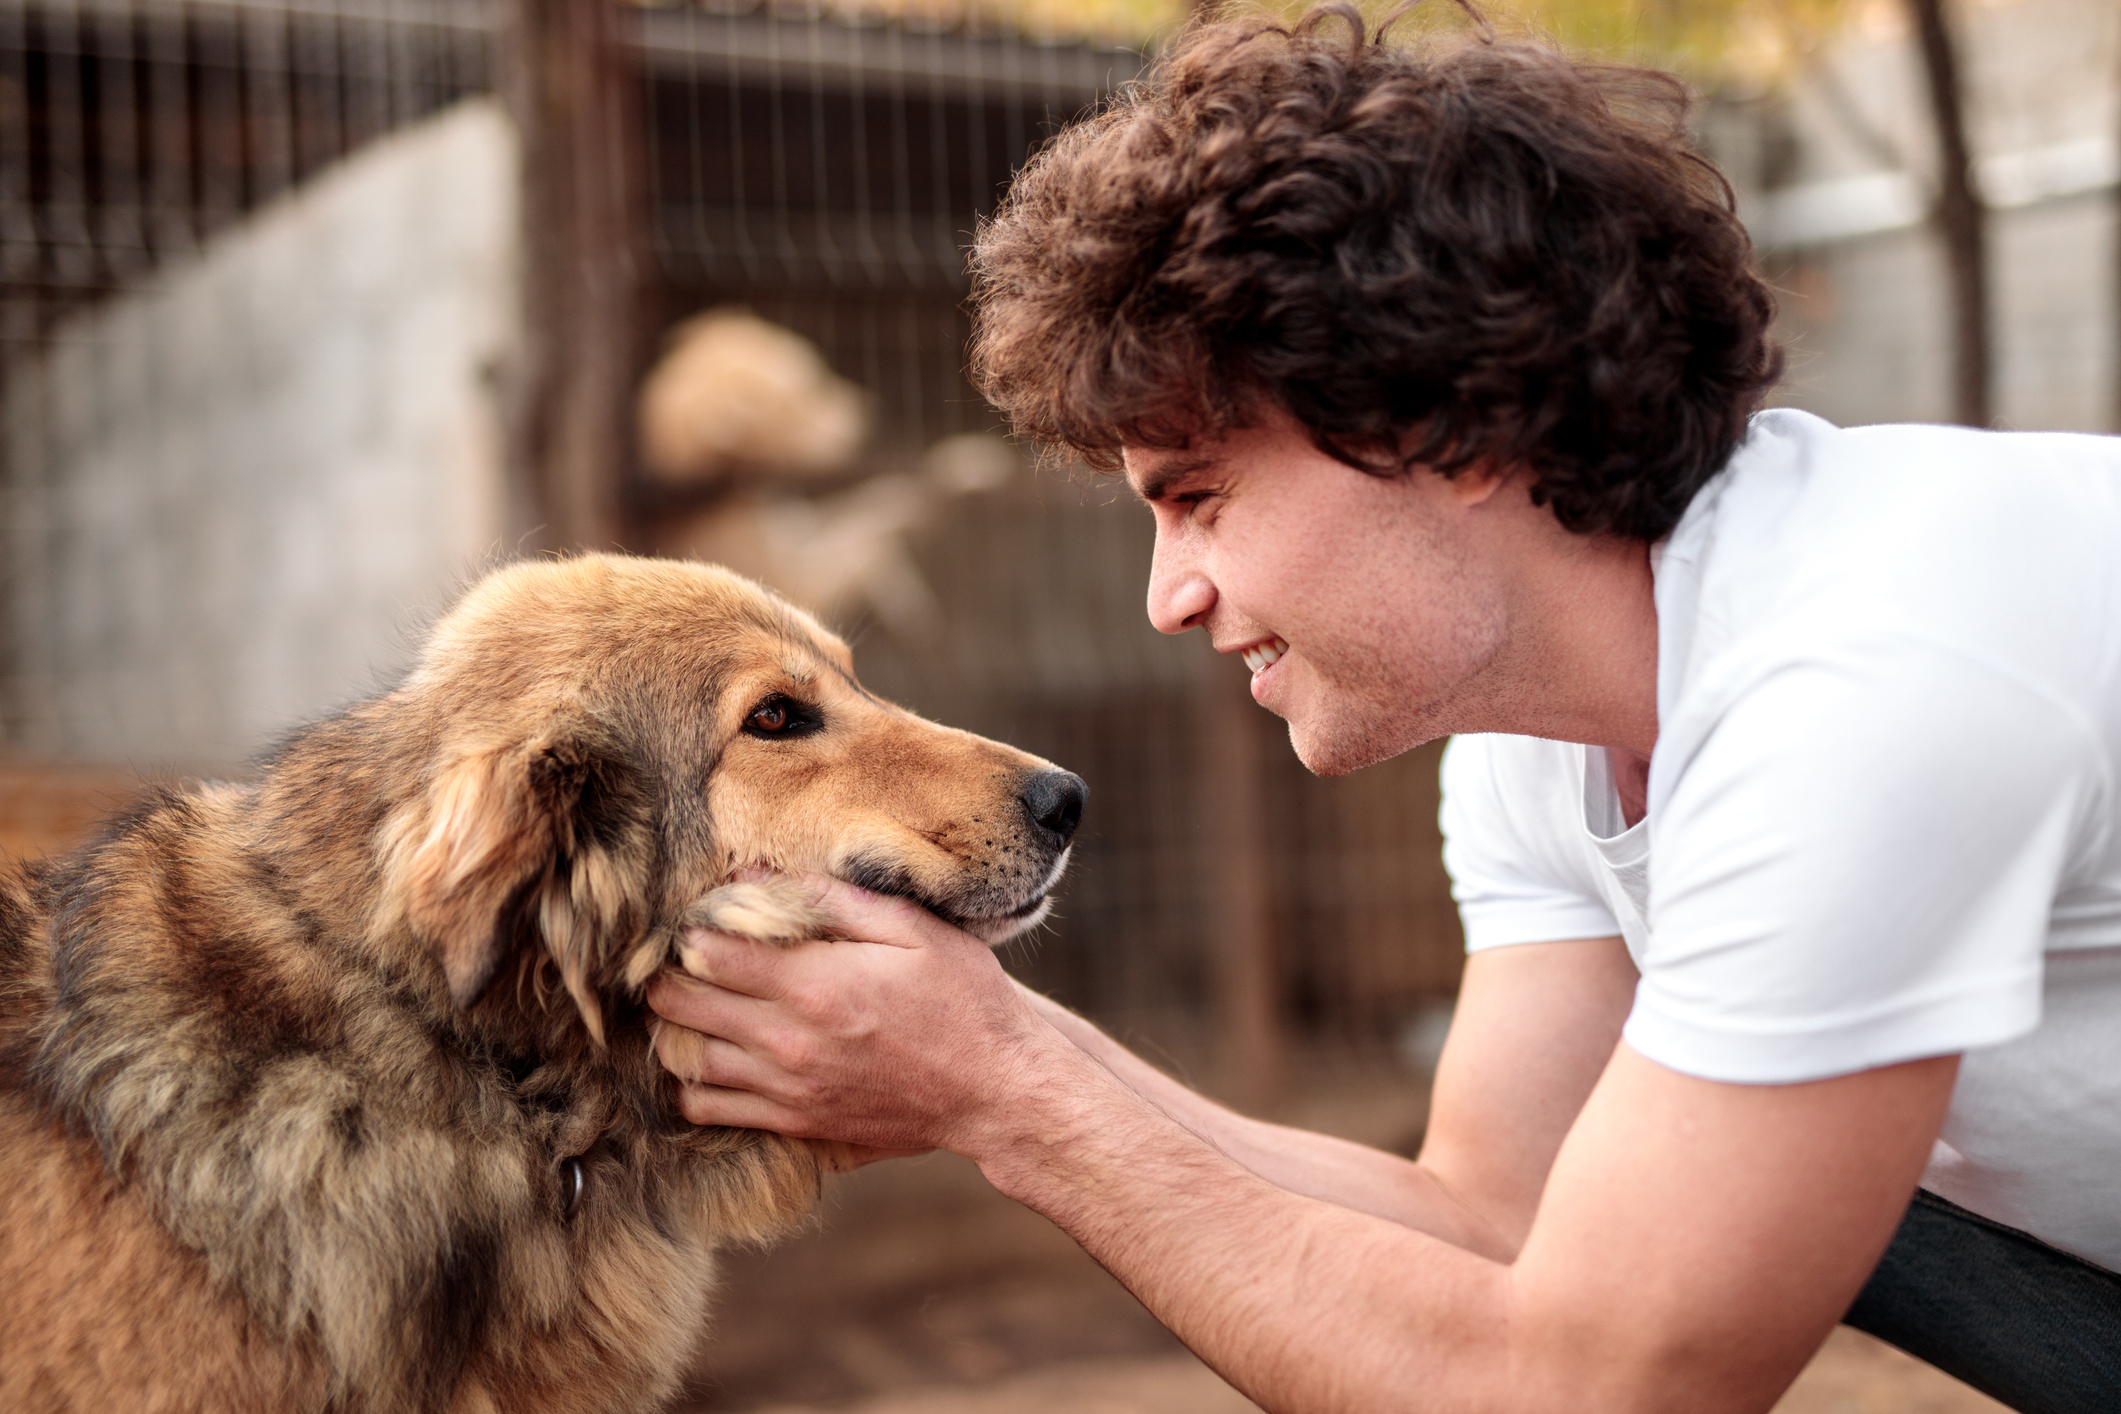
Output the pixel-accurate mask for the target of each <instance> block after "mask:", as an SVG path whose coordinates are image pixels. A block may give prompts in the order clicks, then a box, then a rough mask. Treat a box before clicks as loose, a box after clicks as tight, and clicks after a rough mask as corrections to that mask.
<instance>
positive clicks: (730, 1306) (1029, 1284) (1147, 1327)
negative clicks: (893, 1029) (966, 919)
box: [682, 1058, 2003, 1414]
mask: <svg viewBox="0 0 2121 1414" xmlns="http://www.w3.org/2000/svg"><path fill="white" fill-rule="evenodd" d="M1300 1080H1301V1083H1300V1085H1299V1096H1298V1098H1297V1099H1296V1100H1295V1101H1294V1102H1292V1103H1291V1104H1290V1105H1289V1106H1288V1107H1287V1111H1286V1113H1285V1115H1284V1117H1285V1118H1287V1119H1289V1120H1290V1121H1291V1122H1294V1123H1301V1124H1305V1125H1307V1126H1308V1127H1311V1128H1316V1129H1322V1130H1325V1131H1327V1132H1330V1133H1337V1134H1341V1135H1344V1136H1345V1137H1347V1138H1351V1139H1356V1140H1359V1141H1362V1142H1365V1143H1371V1144H1376V1145H1379V1146H1381V1147H1385V1148H1392V1149H1399V1150H1402V1151H1405V1150H1408V1149H1411V1147H1412V1146H1413V1145H1414V1144H1415V1143H1417V1142H1418V1140H1419V1135H1420V1132H1421V1127H1422V1122H1423V1119H1424V1118H1425V1113H1426V1108H1427V1094H1426V1089H1425V1087H1424V1085H1423V1083H1422V1082H1421V1081H1420V1080H1419V1079H1418V1078H1417V1077H1414V1076H1412V1075H1410V1074H1408V1073H1407V1072H1405V1071H1402V1070H1398V1069H1396V1068H1394V1067H1393V1066H1391V1065H1390V1064H1389V1062H1387V1061H1383V1060H1379V1061H1373V1062H1371V1063H1367V1064H1365V1063H1361V1062H1356V1061H1352V1060H1342V1061H1340V1062H1338V1063H1331V1062H1321V1061H1319V1060H1317V1059H1316V1058H1313V1060H1312V1061H1311V1063H1310V1064H1309V1066H1308V1067H1307V1069H1306V1071H1305V1072H1304V1073H1303V1075H1302V1076H1301V1077H1300ZM682 1408H683V1409H684V1410H685V1411H686V1414H824V1411H837V1412H838V1414H1063V1412H1064V1411H1065V1414H1254V1411H1256V1408H1257V1406H1255V1405H1253V1404H1252V1403H1251V1402H1250V1401H1249V1400H1247V1399H1245V1398H1244V1396H1242V1395H1240V1394H1238V1393H1237V1392H1236V1391H1235V1390H1233V1389H1231V1388H1230V1387H1229V1386H1228V1385H1226V1384H1224V1383H1223V1382H1222V1381H1221V1380H1220V1379H1218V1378H1217V1377H1216V1375H1215V1374H1214V1372H1213V1371H1211V1370H1209V1369H1208V1368H1207V1367H1206V1366H1205V1365H1202V1364H1201V1363H1200V1362H1199V1361H1198V1360H1196V1359H1195V1358H1194V1357H1193V1356H1192V1355H1191V1354H1189V1353H1188V1352H1187V1351H1186V1350H1185V1349H1184V1348H1183V1347H1182V1346H1180V1345H1179V1344H1178V1342H1177V1340H1176V1339H1175V1338H1174V1337H1173V1336H1172V1335H1171V1334H1170V1332H1168V1331H1166V1330H1165V1329H1164V1328H1163V1327H1162V1326H1161V1325H1158V1324H1157V1322H1156V1320H1155V1319H1154V1318H1153V1317H1151V1316H1150V1315H1149V1313H1148V1312H1147V1311H1145V1310H1143V1309H1142V1307H1141V1306H1140V1305H1139V1304H1138V1303H1136V1302H1135V1300H1134V1299H1133V1297H1131V1296H1129V1295H1128V1294H1127V1292H1126V1290H1125V1289H1124V1288H1122V1287H1121V1286H1120V1285H1119V1283H1118V1282H1116V1281H1114V1280H1113V1279H1112V1278H1111V1277H1110V1276H1109V1275H1107V1274H1106V1273H1105V1272H1104V1270H1103V1269H1102V1268H1100V1267H1099V1266H1098V1265H1097V1264H1096V1263H1095V1262H1092V1261H1091V1260H1090V1259H1089V1258H1088V1257H1087V1256H1085V1255H1084V1254H1083V1252H1082V1250H1081V1249H1080V1248H1078V1247H1077V1246H1076V1245H1075V1244H1074V1243H1073V1242H1071V1241H1070V1240H1069V1239H1068V1238H1067V1236H1066V1235H1065V1234H1063V1233H1061V1232H1060V1231H1059V1230H1058V1229H1057V1228H1055V1227H1053V1226H1052V1225H1051V1224H1049V1223H1047V1222H1046V1221H1045V1219H1043V1218H1041V1217H1039V1216H1038V1215H1037V1214H1035V1213H1032V1212H1030V1211H1029V1210H1027V1209H1025V1208H1022V1207H1019V1206H1018V1205H1016V1204H1015V1203H1012V1202H1010V1201H1009V1200H1008V1199H1006V1198H1003V1197H1002V1196H1001V1195H999V1194H997V1193H996V1192H995V1191H994V1190H993V1189H992V1188H990V1187H988V1186H987V1184H986V1182H985V1180H984V1179H982V1178H981V1177H980V1175H979V1172H978V1170H977V1169H975V1168H973V1167H972V1166H971V1165H970V1164H968V1163H966V1162H964V1161H962V1160H959V1159H955V1158H952V1157H950V1156H948V1155H932V1156H930V1157H928V1158H924V1159H917V1160H910V1161H901V1162H897V1163H888V1164H879V1165H876V1166H874V1167H872V1168H869V1169H866V1170H864V1171H862V1172H861V1173H858V1174H854V1175H850V1176H848V1177H846V1178H842V1179H838V1180H835V1181H834V1183H833V1186H832V1187H831V1189H830V1190H829V1191H828V1193H827V1195H826V1200H825V1204H824V1207H823V1209H822V1210H821V1214H820V1217H819V1219H818V1221H817V1223H816V1225H815V1226H814V1227H813V1228H812V1229H811V1230H810V1231H808V1232H806V1233H804V1234H802V1235H800V1236H798V1237H796V1238H795V1239H793V1240H791V1241H788V1242H785V1243H783V1244H782V1245H781V1246H779V1247H777V1248H775V1249H774V1250H772V1251H770V1252H766V1253H738V1254H734V1255H733V1256H732V1257H731V1258H730V1259H729V1260H728V1262H727V1264H726V1267H725V1272H724V1285H723V1288H722V1293H721V1296H720V1298H719V1300H718V1301H717V1303H716V1311H715V1325H714V1328H713V1330H712V1331H711V1332H710V1335H709V1338H708V1339H707V1341H706V1343H705V1344H704V1346H703V1348H702V1353H701V1356H700V1361H699V1366H698V1370H697V1373H696V1375H695V1377H694V1381H693V1388H692V1393H691V1396H690V1398H689V1401H688V1402H687V1403H686V1404H685V1405H683V1406H682ZM2002 1410H2003V1406H2002V1405H2000V1404H1997V1403H1995V1402H1994V1401H1992V1400H1989V1399H1987V1398H1984V1397H1983V1396H1981V1395H1979V1394H1977V1393H1975V1392H1974V1391H1972V1390H1970V1389H1968V1388H1967V1387H1966V1386H1964V1385H1962V1384H1960V1383H1958V1382H1957V1381H1956V1380H1953V1379H1951V1378H1950V1377H1948V1376H1945V1375H1942V1374H1939V1373H1938V1372H1937V1371H1935V1370H1932V1369H1930V1368H1929V1367H1928V1366H1926V1365H1923V1364H1920V1363H1919V1362H1917V1361H1915V1360H1913V1359H1910V1358H1909V1357H1908V1356H1906V1355H1903V1354H1901V1353H1900V1352H1899V1351H1897V1350H1894V1349H1892V1348H1891V1347H1889V1346H1885V1345H1881V1344H1879V1343H1878V1342H1877V1341H1874V1340H1871V1339H1870V1338H1869V1337H1867V1336H1863V1335H1859V1334H1857V1333H1856V1332H1854V1331H1850V1330H1838V1331H1836V1332H1835V1333H1834V1335H1833V1337H1832V1338H1831V1339H1829V1340H1828V1342H1827V1343H1826V1346H1825V1347H1824V1348H1823V1349H1822V1350H1821V1351H1820V1353H1819V1355H1818V1357H1817V1358H1815V1359H1814V1360H1813V1362H1812V1364H1811V1366H1810V1367H1809V1368H1808V1369H1807V1370H1806V1371H1805V1373H1804V1375H1803V1377H1802V1378H1801V1379H1799V1381H1798V1382H1797V1385H1796V1387H1795V1388H1793V1389H1792V1390H1791V1391H1790V1392H1789V1393H1788V1395H1786V1396H1785V1397H1784V1398H1783V1400H1782V1401H1781V1402H1780V1403H1779V1404H1778V1405H1776V1414H1996V1412H1997V1411H2002Z"/></svg>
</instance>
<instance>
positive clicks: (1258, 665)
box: [1237, 637, 1289, 673]
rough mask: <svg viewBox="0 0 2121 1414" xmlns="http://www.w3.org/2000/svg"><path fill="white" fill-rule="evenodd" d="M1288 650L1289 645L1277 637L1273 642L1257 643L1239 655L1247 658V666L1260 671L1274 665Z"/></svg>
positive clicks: (1256, 671)
mask: <svg viewBox="0 0 2121 1414" xmlns="http://www.w3.org/2000/svg"><path fill="white" fill-rule="evenodd" d="M1288 651H1289V645H1288V644H1286V643H1284V642H1282V641H1281V639H1280V638H1279V637H1277V638H1276V639H1275V640H1274V641H1273V642H1272V643H1255V644H1253V645H1252V646H1251V647H1250V648H1247V649H1244V650H1243V651H1241V652H1240V653H1239V654H1238V655H1237V656H1238V657H1240V658H1242V659H1244V660H1245V666H1246V667H1248V668H1250V669H1251V670H1252V671H1253V672H1255V673H1258V672H1264V671H1265V670H1266V669H1268V668H1270V667H1272V666H1273V664H1274V660H1275V659H1277V658H1279V657H1281V655H1282V654H1284V653H1286V652H1288Z"/></svg>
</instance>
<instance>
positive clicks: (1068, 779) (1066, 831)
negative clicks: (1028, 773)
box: [1017, 771, 1090, 844]
mask: <svg viewBox="0 0 2121 1414" xmlns="http://www.w3.org/2000/svg"><path fill="white" fill-rule="evenodd" d="M1017 798H1018V799H1019V800H1021V801H1023V802H1024V811H1025V813H1026V814H1028V815H1030V817H1031V818H1032V820H1033V821H1034V822H1036V823H1037V825H1038V827H1039V828H1040V829H1041V830H1044V831H1045V832H1046V833H1047V834H1049V835H1052V836H1054V837H1055V838H1057V839H1058V840H1059V841H1060V842H1061V843H1062V844H1066V843H1067V842H1068V841H1070V840H1072V839H1074V838H1075V827H1076V826H1077V825H1080V824H1081V823H1082V822H1083V802H1084V801H1086V800H1088V799H1089V798H1090V787H1088V786H1086V785H1084V784H1083V778H1082V777H1081V776H1078V775H1076V774H1075V773H1074V772H1073V771H1041V772H1039V773H1038V774H1037V775H1035V776H1033V777H1032V778H1031V780H1030V782H1029V783H1028V784H1027V785H1025V787H1024V793H1023V794H1022V795H1021V796H1019V797H1017Z"/></svg>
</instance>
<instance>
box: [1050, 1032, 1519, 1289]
mask: <svg viewBox="0 0 2121 1414" xmlns="http://www.w3.org/2000/svg"><path fill="white" fill-rule="evenodd" d="M1039 1012H1040V1014H1041V1015H1043V1016H1044V1017H1045V1018H1046V1019H1047V1020H1048V1021H1050V1022H1052V1023H1053V1025H1054V1027H1055V1029H1056V1030H1058V1031H1059V1032H1060V1033H1061V1034H1062V1035H1063V1036H1066V1037H1067V1038H1068V1039H1069V1040H1070V1041H1072V1042H1074V1043H1075V1045H1076V1046H1077V1047H1078V1048H1080V1049H1081V1050H1082V1051H1083V1052H1085V1053H1086V1054H1087V1055H1089V1056H1090V1057H1091V1058H1092V1059H1093V1060H1095V1061H1097V1062H1098V1063H1099V1064H1100V1065H1102V1066H1104V1067H1105V1069H1106V1070H1108V1071H1110V1072H1111V1073H1112V1075H1113V1076H1114V1077H1115V1078H1116V1079H1117V1080H1118V1081H1119V1082H1120V1083H1121V1084H1122V1085H1124V1086H1126V1087H1127V1088H1128V1089H1129V1090H1131V1091H1133V1092H1134V1093H1135V1094H1136V1095H1138V1096H1140V1097H1141V1098H1142V1099H1144V1100H1146V1101H1148V1102H1149V1103H1150V1104H1152V1105H1154V1106H1155V1107H1156V1108H1157V1109H1159V1110H1161V1111H1162V1112H1163V1113H1164V1114H1165V1115H1167V1116H1168V1117H1169V1118H1170V1119H1172V1120H1173V1121H1174V1122H1176V1123H1177V1124H1179V1125H1181V1126H1183V1127H1184V1128H1185V1129H1187V1130H1189V1131H1191V1132H1192V1133H1193V1134H1195V1135H1196V1136H1198V1137H1199V1138H1201V1139H1203V1140H1205V1141H1207V1142H1208V1143H1209V1144H1211V1145H1213V1146H1214V1147H1215V1148H1216V1149H1218V1150H1220V1151H1221V1152H1222V1153H1223V1154H1224V1155H1226V1156H1227V1157H1229V1158H1230V1159H1232V1160H1234V1161H1236V1162H1237V1163H1238V1164H1239V1165H1240V1166H1242V1167H1243V1168H1245V1169H1247V1170H1249V1171H1251V1172H1252V1173H1254V1174H1256V1175H1258V1176H1259V1177H1260V1178H1263V1179H1265V1180H1266V1181H1267V1182H1269V1183H1271V1184H1273V1185H1275V1186H1276V1187H1278V1188H1284V1189H1287V1190H1288V1191H1290V1192H1291V1193H1298V1194H1302V1195H1303V1196H1305V1197H1308V1198H1315V1199H1318V1200H1319V1201H1321V1202H1325V1203H1331V1204H1333V1205H1335V1206H1336V1207H1342V1208H1351V1209H1353V1210H1355V1211H1356V1212H1359V1213H1368V1214H1370V1215H1371V1216H1373V1217H1380V1218H1385V1219H1387V1220H1389V1221H1391V1222H1395V1223H1399V1224H1401V1225H1402V1226H1405V1227H1411V1228H1416V1229H1418V1230H1420V1231H1422V1232H1426V1233H1428V1234H1430V1235H1431V1236H1434V1237H1440V1238H1442V1239H1443V1240H1444V1241H1446V1242H1449V1243H1452V1244H1453V1245H1455V1246H1458V1247H1463V1248H1466V1249H1467V1250H1469V1251H1472V1252H1477V1253H1479V1254H1480V1255H1482V1256H1485V1257H1490V1258H1493V1259H1495V1260H1498V1261H1508V1260H1509V1259H1510V1258H1511V1257H1512V1256H1514V1255H1515V1249H1514V1246H1513V1245H1512V1244H1511V1243H1510V1242H1509V1241H1508V1240H1507V1239H1506V1238H1505V1237H1504V1236H1503V1235H1502V1233H1501V1232H1500V1231H1499V1230H1498V1229H1497V1227H1496V1226H1495V1225H1494V1224H1493V1223H1491V1222H1489V1221H1488V1220H1487V1219H1485V1218H1484V1217H1482V1216H1481V1215H1480V1214H1479V1213H1478V1212H1477V1211H1476V1210H1475V1209H1474V1208H1473V1207H1471V1206H1469V1205H1468V1204H1467V1203H1466V1202H1465V1201H1464V1200H1463V1199H1462V1198H1461V1197H1460V1196H1459V1195H1457V1194H1455V1193H1453V1192H1452V1191H1451V1190H1450V1189H1449V1188H1448V1187H1446V1186H1445V1185H1444V1184H1443V1183H1442V1182H1441V1181H1440V1180H1439V1179H1438V1178H1437V1177H1436V1176H1435V1175H1434V1174H1432V1173H1430V1172H1429V1171H1428V1170H1427V1169H1424V1168H1423V1167H1421V1166H1420V1165H1419V1164H1416V1163H1413V1162H1412V1161H1410V1160H1407V1159H1404V1158H1401V1157H1399V1156H1398V1155H1396V1154H1388V1153H1385V1152H1384V1151H1382V1150H1379V1149H1373V1148H1370V1147H1369V1146H1367V1145H1363V1144H1356V1143H1352V1142H1350V1141H1348V1140H1345V1139H1335V1138H1333V1137H1331V1136H1329V1135H1324V1134H1315V1133H1312V1132H1310V1131H1308V1130H1301V1129H1291V1128H1289V1127H1288V1126H1286V1125H1279V1124H1270V1123H1267V1122H1266V1121H1264V1120H1257V1119H1252V1118H1249V1117H1247V1116H1245V1115H1241V1114H1238V1113H1237V1112H1235V1111H1234V1110H1230V1109H1227V1108H1225V1107H1224V1106H1222V1105H1218V1104H1216V1103H1215V1102H1214V1101H1213V1100H1210V1099H1208V1098H1207V1097H1206V1096H1204V1095H1202V1094H1200V1093H1199V1092H1197V1091H1195V1090H1191V1089H1189V1088H1187V1087H1186V1086H1185V1085H1183V1084H1181V1083H1180V1082H1178V1081H1177V1080H1174V1079H1172V1078H1171V1077H1170V1076H1168V1075H1166V1074H1164V1072H1162V1071H1160V1070H1158V1069H1157V1068H1156V1067H1155V1066H1153V1065H1150V1064H1149V1063H1148V1062H1147V1061H1145V1060H1143V1059H1142V1058H1141V1057H1140V1056H1137V1055H1135V1054H1134V1053H1133V1052H1132V1051H1130V1050H1128V1049H1127V1048H1126V1047H1124V1046H1122V1045H1120V1044H1119V1042H1117V1041H1115V1040H1113V1039H1112V1038H1111V1037H1109V1036H1107V1035H1106V1034H1105V1033H1104V1032H1102V1031H1100V1030H1098V1029H1097V1027H1095V1026H1094V1025H1092V1024H1091V1023H1090V1022H1088V1021H1086V1020H1084V1019H1083V1018H1082V1017H1080V1016H1077V1015H1076V1014H1075V1013H1073V1012H1070V1011H1066V1010H1064V1009H1062V1008H1060V1007H1058V1006H1056V1005H1054V1004H1053V1003H1051V1002H1047V1001H1044V999H1040V1003H1039Z"/></svg>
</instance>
